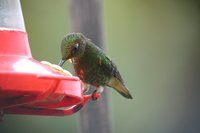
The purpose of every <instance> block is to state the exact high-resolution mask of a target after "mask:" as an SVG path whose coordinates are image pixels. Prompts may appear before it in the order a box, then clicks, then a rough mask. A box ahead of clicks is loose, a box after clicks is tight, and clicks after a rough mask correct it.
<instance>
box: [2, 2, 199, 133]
mask: <svg viewBox="0 0 200 133" xmlns="http://www.w3.org/2000/svg"><path fill="white" fill-rule="evenodd" d="M21 3H22V8H23V14H24V19H25V24H26V29H27V32H28V34H29V41H30V47H31V51H32V55H33V57H34V58H35V59H37V60H48V61H50V62H52V63H57V62H58V61H59V58H60V48H59V45H60V41H61V38H62V37H63V36H64V35H65V34H66V33H68V32H69V23H68V22H69V16H68V15H69V13H68V11H69V10H68V8H69V7H68V5H67V2H66V0H59V1H53V0H42V1H40V0H29V1H27V0H21ZM199 9H200V8H199V2H198V1H167V0H163V1H156V0H151V1H147V0H123V1H114V0H107V1H104V21H105V31H106V34H105V35H106V47H107V53H108V55H109V56H110V57H111V58H112V59H113V61H114V62H115V63H116V64H117V65H118V68H119V70H120V72H121V74H122V76H123V77H124V80H125V82H126V84H127V87H129V88H130V90H131V92H132V94H133V95H134V96H135V99H134V100H126V99H124V98H123V97H121V96H120V95H119V94H117V93H116V92H115V91H113V90H112V91H111V94H112V107H111V108H112V113H113V123H114V128H115V129H114V130H115V132H116V133H122V132H124V133H179V132H180V133H188V132H190V133H195V132H199V131H200V129H199V126H198V123H199V119H198V117H199V112H198V111H199V110H200V107H199V104H198V101H199V100H200V99H199V96H198V95H197V94H200V93H199V91H198V90H199V89H198V90H197V89H196V88H199V86H195V84H196V82H194V81H195V79H196V77H195V74H197V72H195V70H196V69H198V68H197V65H196V61H197V60H198V58H199V51H198V49H199V43H200V40H199V31H200V27H199V23H200V16H199ZM91 30H92V29H91ZM68 64H69V63H68ZM65 68H67V69H70V70H71V65H66V66H65ZM77 116H78V115H77V114H76V115H73V116H70V117H36V116H6V117H5V118H6V120H5V122H3V123H2V124H0V132H1V133H16V132H20V133H25V132H29V133H35V132H49V133H55V132H59V133H64V132H78V121H77V120H76V119H77V118H78V117H77ZM97 124H98V123H97Z"/></svg>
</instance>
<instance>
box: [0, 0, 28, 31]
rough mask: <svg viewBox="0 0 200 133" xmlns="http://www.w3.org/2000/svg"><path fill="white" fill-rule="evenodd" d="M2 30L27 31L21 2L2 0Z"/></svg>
mask: <svg viewBox="0 0 200 133" xmlns="http://www.w3.org/2000/svg"><path fill="white" fill-rule="evenodd" d="M0 28H9V29H19V30H22V31H25V26H24V19H23V15H22V10H21V4H20V0H0Z"/></svg>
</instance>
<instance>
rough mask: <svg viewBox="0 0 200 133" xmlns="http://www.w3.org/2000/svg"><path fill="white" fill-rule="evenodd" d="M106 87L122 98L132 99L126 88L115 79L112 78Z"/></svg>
mask: <svg viewBox="0 0 200 133" xmlns="http://www.w3.org/2000/svg"><path fill="white" fill-rule="evenodd" d="M107 85H108V86H110V87H112V88H114V89H115V90H116V91H117V92H119V93H120V94H121V95H122V96H124V97H126V98H128V99H133V97H132V96H131V94H130V92H129V90H128V88H126V87H125V86H124V85H123V84H122V83H121V82H120V81H119V80H118V79H117V78H115V77H112V78H111V79H110V81H109V82H108V84H107Z"/></svg>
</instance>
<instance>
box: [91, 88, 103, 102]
mask: <svg viewBox="0 0 200 133" xmlns="http://www.w3.org/2000/svg"><path fill="white" fill-rule="evenodd" d="M103 89H104V88H103V87H102V86H100V87H98V88H97V89H96V90H95V91H94V92H93V93H92V100H94V101H95V100H97V99H98V98H99V97H100V96H101V94H102V93H103Z"/></svg>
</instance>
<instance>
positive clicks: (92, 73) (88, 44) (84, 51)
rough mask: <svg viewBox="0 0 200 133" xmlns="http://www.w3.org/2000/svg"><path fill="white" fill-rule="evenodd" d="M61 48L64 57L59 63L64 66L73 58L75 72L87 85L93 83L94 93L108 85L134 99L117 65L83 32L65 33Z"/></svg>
mask: <svg viewBox="0 0 200 133" xmlns="http://www.w3.org/2000/svg"><path fill="white" fill-rule="evenodd" d="M60 48H61V55H62V58H61V60H60V62H59V64H58V65H59V66H61V67H62V66H63V64H64V63H65V62H66V61H67V60H69V59H71V61H72V64H73V66H74V70H75V73H76V75H77V76H78V77H79V78H80V79H81V81H82V82H83V83H84V84H85V85H93V86H95V87H96V88H97V89H96V90H95V91H94V93H96V92H98V91H100V89H99V88H102V86H108V87H111V88H114V89H115V90H116V91H117V92H119V93H120V94H121V95H122V96H124V97H125V98H128V99H132V96H131V94H130V92H129V90H128V88H127V87H126V86H125V84H124V81H123V79H122V76H121V75H120V73H119V71H118V69H117V66H116V65H115V64H114V63H113V61H112V60H111V59H110V58H109V57H107V56H106V54H105V53H104V52H103V50H102V49H100V48H99V47H97V46H96V45H95V44H94V43H93V42H92V41H91V40H90V39H88V38H86V37H85V36H84V35H83V34H82V33H69V34H67V35H65V36H64V38H63V39H62V42H61V47H60ZM94 93H93V94H94Z"/></svg>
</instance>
